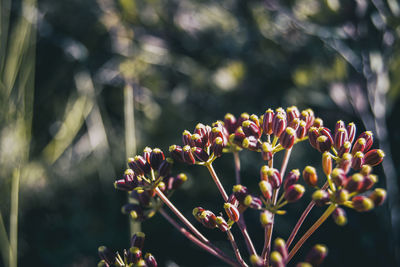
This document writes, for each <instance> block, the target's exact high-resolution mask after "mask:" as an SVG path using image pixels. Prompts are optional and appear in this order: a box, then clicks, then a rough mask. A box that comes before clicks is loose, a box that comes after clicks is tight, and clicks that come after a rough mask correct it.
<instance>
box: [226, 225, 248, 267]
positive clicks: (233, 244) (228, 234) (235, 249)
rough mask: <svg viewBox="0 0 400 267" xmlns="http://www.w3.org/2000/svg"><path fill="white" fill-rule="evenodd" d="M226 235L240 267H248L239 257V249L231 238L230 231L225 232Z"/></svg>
mask: <svg viewBox="0 0 400 267" xmlns="http://www.w3.org/2000/svg"><path fill="white" fill-rule="evenodd" d="M226 234H227V236H228V239H229V241H230V242H231V245H232V248H233V251H234V252H235V256H236V259H237V260H238V261H239V263H240V266H242V267H247V266H248V265H247V264H246V262H244V260H243V258H242V256H241V255H240V251H239V248H238V246H237V244H236V241H235V238H234V237H233V234H232V232H231V230H229V229H228V230H227V231H226Z"/></svg>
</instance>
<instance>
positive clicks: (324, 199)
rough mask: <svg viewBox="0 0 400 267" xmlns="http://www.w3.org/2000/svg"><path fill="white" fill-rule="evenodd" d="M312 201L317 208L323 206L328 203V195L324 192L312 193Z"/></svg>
mask: <svg viewBox="0 0 400 267" xmlns="http://www.w3.org/2000/svg"><path fill="white" fill-rule="evenodd" d="M312 199H313V200H314V202H315V204H316V205H317V206H320V207H321V206H324V205H325V204H326V203H328V202H329V193H328V192H327V191H325V190H317V191H315V192H314V193H313V195H312Z"/></svg>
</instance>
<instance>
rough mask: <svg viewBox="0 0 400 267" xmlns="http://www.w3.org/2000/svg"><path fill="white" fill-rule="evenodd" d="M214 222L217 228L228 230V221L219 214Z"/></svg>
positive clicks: (223, 230)
mask: <svg viewBox="0 0 400 267" xmlns="http://www.w3.org/2000/svg"><path fill="white" fill-rule="evenodd" d="M216 222H217V227H218V229H219V230H221V231H222V232H226V231H228V230H229V225H228V223H227V222H226V221H225V219H224V218H222V217H221V216H217V219H216Z"/></svg>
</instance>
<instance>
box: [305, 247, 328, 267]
mask: <svg viewBox="0 0 400 267" xmlns="http://www.w3.org/2000/svg"><path fill="white" fill-rule="evenodd" d="M326 255H328V248H327V247H326V246H324V245H320V244H318V245H315V246H314V247H313V248H312V249H311V250H310V252H308V254H307V256H306V261H307V262H309V263H310V264H311V265H312V266H319V265H321V263H322V262H323V261H324V259H325V257H326Z"/></svg>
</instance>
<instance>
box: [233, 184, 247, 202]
mask: <svg viewBox="0 0 400 267" xmlns="http://www.w3.org/2000/svg"><path fill="white" fill-rule="evenodd" d="M232 191H233V194H234V196H235V197H236V199H237V200H238V201H239V202H241V203H243V201H244V199H245V198H246V197H247V196H248V195H249V190H248V189H247V187H245V186H243V185H240V184H237V185H234V186H233V189H232Z"/></svg>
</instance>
